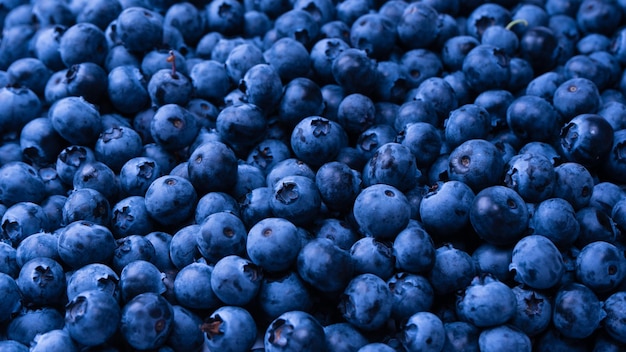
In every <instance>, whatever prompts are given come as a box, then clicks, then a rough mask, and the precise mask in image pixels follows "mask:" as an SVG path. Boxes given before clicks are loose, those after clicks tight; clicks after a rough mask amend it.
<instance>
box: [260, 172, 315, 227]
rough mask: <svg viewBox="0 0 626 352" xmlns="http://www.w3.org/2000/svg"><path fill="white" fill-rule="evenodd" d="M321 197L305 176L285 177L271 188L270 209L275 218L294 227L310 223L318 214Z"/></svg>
mask: <svg viewBox="0 0 626 352" xmlns="http://www.w3.org/2000/svg"><path fill="white" fill-rule="evenodd" d="M321 202H322V200H321V196H320V193H319V190H318V188H317V186H316V185H315V182H314V181H313V180H312V179H310V178H308V177H305V176H286V177H283V178H281V179H279V180H278V181H277V182H276V185H275V186H274V187H273V196H272V197H271V198H270V207H271V209H272V214H274V216H275V217H282V218H285V219H287V220H289V221H291V222H292V223H293V224H294V225H296V226H301V225H305V224H309V223H311V222H312V221H313V220H314V219H315V217H316V216H317V214H318V213H319V210H320V206H321Z"/></svg>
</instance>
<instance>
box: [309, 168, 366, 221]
mask: <svg viewBox="0 0 626 352" xmlns="http://www.w3.org/2000/svg"><path fill="white" fill-rule="evenodd" d="M315 185H316V186H317V188H318V189H319V191H320V197H321V198H322V201H323V202H324V204H326V206H327V207H328V208H330V209H333V210H336V211H346V209H349V208H350V206H351V205H352V204H353V203H354V199H355V198H356V197H357V196H358V194H359V192H360V191H361V176H360V174H359V173H358V172H357V171H356V170H353V169H351V168H350V167H349V166H348V165H346V164H345V163H342V162H339V161H331V162H328V163H326V164H324V165H322V166H321V167H320V168H319V169H318V170H317V173H316V174H315Z"/></svg>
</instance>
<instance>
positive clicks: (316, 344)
mask: <svg viewBox="0 0 626 352" xmlns="http://www.w3.org/2000/svg"><path fill="white" fill-rule="evenodd" d="M263 343H264V346H265V351H267V352H286V351H302V352H314V351H315V352H318V351H326V350H327V346H326V340H325V339H324V328H323V327H322V325H321V324H320V323H319V322H318V321H317V319H315V318H314V317H313V316H312V315H310V314H309V313H306V312H303V311H297V310H296V311H290V312H286V313H283V314H281V315H280V316H279V317H278V318H276V319H274V321H272V323H271V324H270V325H269V326H268V327H267V330H266V331H265V336H264V338H263Z"/></svg>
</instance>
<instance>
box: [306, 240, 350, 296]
mask: <svg viewBox="0 0 626 352" xmlns="http://www.w3.org/2000/svg"><path fill="white" fill-rule="evenodd" d="M296 265H297V270H298V274H299V275H300V277H301V278H302V280H304V281H305V282H307V283H309V284H310V285H311V286H312V287H314V288H315V289H316V290H318V291H321V292H338V291H341V290H343V289H345V287H346V286H347V285H348V282H349V281H350V280H351V279H352V277H353V273H354V263H353V262H352V257H350V253H348V251H346V250H343V249H341V248H339V247H337V246H336V245H335V244H334V243H333V242H332V241H330V240H329V239H326V238H316V239H312V240H310V241H309V242H308V243H307V244H305V245H304V246H303V247H302V249H301V250H300V252H299V253H298V258H297V262H296Z"/></svg>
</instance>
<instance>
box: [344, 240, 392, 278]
mask: <svg viewBox="0 0 626 352" xmlns="http://www.w3.org/2000/svg"><path fill="white" fill-rule="evenodd" d="M350 256H351V257H352V261H353V263H354V271H355V273H357V274H364V273H371V274H374V275H376V276H378V277H380V278H381V279H383V280H387V279H389V278H390V277H391V275H392V274H393V272H394V264H395V258H394V256H393V249H392V247H391V244H390V243H386V242H381V241H378V240H376V239H374V238H373V237H364V238H361V239H359V240H358V241H356V242H355V243H354V244H353V245H352V247H351V248H350Z"/></svg>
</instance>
